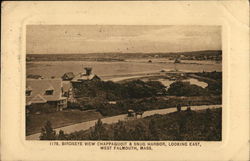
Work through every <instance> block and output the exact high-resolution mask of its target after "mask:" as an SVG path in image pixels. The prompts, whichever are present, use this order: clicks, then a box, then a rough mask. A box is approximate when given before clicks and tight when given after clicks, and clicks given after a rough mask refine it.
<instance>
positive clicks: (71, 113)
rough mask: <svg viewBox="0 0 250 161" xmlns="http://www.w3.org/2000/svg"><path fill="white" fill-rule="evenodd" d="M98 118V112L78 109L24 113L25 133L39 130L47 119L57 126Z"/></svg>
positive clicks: (28, 133)
mask: <svg viewBox="0 0 250 161" xmlns="http://www.w3.org/2000/svg"><path fill="white" fill-rule="evenodd" d="M98 118H102V115H101V114H100V113H99V112H95V111H79V110H65V111H57V112H53V113H42V114H39V115H37V114H26V135H31V134H34V133H38V132H40V130H41V128H42V127H43V125H44V124H45V122H46V121H47V120H50V121H51V122H53V128H58V127H62V126H68V125H71V124H76V123H80V122H84V121H90V120H95V119H98Z"/></svg>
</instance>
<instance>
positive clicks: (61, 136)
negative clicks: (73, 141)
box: [58, 130, 66, 140]
mask: <svg viewBox="0 0 250 161" xmlns="http://www.w3.org/2000/svg"><path fill="white" fill-rule="evenodd" d="M58 140H66V136H65V134H64V131H62V130H60V131H59V134H58Z"/></svg>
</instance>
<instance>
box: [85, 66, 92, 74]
mask: <svg viewBox="0 0 250 161" xmlns="http://www.w3.org/2000/svg"><path fill="white" fill-rule="evenodd" d="M84 69H85V71H86V75H90V74H91V71H92V68H91V67H86V68H84Z"/></svg>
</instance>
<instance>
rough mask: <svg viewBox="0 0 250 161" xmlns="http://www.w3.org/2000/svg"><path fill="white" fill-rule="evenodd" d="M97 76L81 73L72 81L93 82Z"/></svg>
mask: <svg viewBox="0 0 250 161" xmlns="http://www.w3.org/2000/svg"><path fill="white" fill-rule="evenodd" d="M95 76H96V75H95V74H90V75H86V74H81V73H80V74H78V75H77V76H75V78H74V79H72V81H73V82H78V81H85V80H92V79H93V78H94V77H95Z"/></svg>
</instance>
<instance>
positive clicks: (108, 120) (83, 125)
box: [26, 105, 222, 140]
mask: <svg viewBox="0 0 250 161" xmlns="http://www.w3.org/2000/svg"><path fill="white" fill-rule="evenodd" d="M221 106H222V105H202V106H192V107H191V109H192V110H204V109H207V108H210V109H213V108H221ZM182 110H186V107H182ZM175 111H176V107H173V108H166V109H158V110H151V111H145V112H144V113H143V115H142V117H147V116H150V115H154V114H168V113H172V112H175ZM126 118H127V114H123V115H117V116H112V117H106V118H103V119H102V122H103V123H106V124H112V123H117V122H118V121H119V120H121V121H124V120H126ZM96 122H97V120H92V121H87V122H82V123H77V124H74V125H69V126H65V127H61V128H57V129H55V130H56V132H57V133H58V132H59V131H60V130H63V131H64V132H65V133H72V132H75V131H80V130H87V129H89V128H90V127H92V126H94V125H95V123H96ZM39 136H40V133H37V134H33V135H29V136H26V139H27V140H39Z"/></svg>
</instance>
